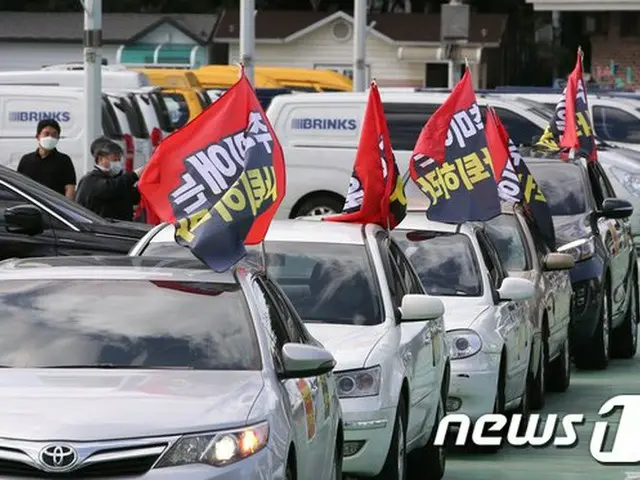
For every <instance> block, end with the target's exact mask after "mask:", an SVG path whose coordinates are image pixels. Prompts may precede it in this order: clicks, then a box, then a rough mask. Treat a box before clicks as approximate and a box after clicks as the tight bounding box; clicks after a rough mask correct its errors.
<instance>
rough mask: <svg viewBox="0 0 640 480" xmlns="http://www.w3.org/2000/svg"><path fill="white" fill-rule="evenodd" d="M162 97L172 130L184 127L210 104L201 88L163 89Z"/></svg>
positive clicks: (207, 96)
mask: <svg viewBox="0 0 640 480" xmlns="http://www.w3.org/2000/svg"><path fill="white" fill-rule="evenodd" d="M162 96H163V98H164V101H165V103H166V104H167V108H168V110H169V114H170V116H171V123H172V124H173V126H174V128H180V127H183V126H185V125H186V124H187V123H189V122H190V121H191V120H193V119H194V118H196V117H197V116H198V115H200V114H201V113H202V111H203V110H204V109H205V108H207V107H208V106H209V105H210V104H211V100H210V98H209V95H208V94H207V92H206V91H205V90H203V89H202V88H163V89H162Z"/></svg>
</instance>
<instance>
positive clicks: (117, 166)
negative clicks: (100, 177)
mask: <svg viewBox="0 0 640 480" xmlns="http://www.w3.org/2000/svg"><path fill="white" fill-rule="evenodd" d="M109 171H110V172H111V175H117V174H119V173H120V172H122V163H121V162H111V165H110V168H109Z"/></svg>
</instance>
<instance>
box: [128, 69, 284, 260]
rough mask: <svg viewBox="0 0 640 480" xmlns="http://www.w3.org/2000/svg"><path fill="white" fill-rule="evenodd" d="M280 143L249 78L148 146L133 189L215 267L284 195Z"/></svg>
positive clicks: (263, 223)
mask: <svg viewBox="0 0 640 480" xmlns="http://www.w3.org/2000/svg"><path fill="white" fill-rule="evenodd" d="M285 185H286V180H285V168H284V158H283V154H282V148H281V146H280V144H279V143H278V140H277V138H276V135H275V133H274V131H273V128H272V127H271V124H270V123H269V121H268V119H267V117H266V115H265V113H264V111H263V109H262V106H261V105H260V102H259V100H258V98H257V96H256V93H255V91H254V90H253V87H252V86H251V84H250V83H249V80H248V79H247V78H246V76H245V75H244V71H242V72H241V77H240V79H239V80H238V82H237V83H236V84H235V85H233V86H232V87H231V88H229V90H227V91H226V92H225V93H224V94H223V95H222V96H221V97H220V98H219V99H218V100H217V101H216V102H214V103H212V104H211V105H210V106H209V107H208V108H207V109H206V110H205V111H204V112H202V113H201V114H200V115H199V116H198V117H196V118H195V119H194V120H193V121H191V122H190V123H188V124H187V125H185V126H184V127H182V128H181V129H180V130H178V131H176V132H174V133H173V134H172V135H170V136H169V137H167V138H166V139H165V140H164V141H163V142H162V143H160V145H159V146H158V148H157V149H156V150H155V152H154V153H153V156H152V157H151V160H149V164H148V165H147V167H146V168H145V170H144V173H143V174H142V178H141V179H140V181H139V184H138V188H139V190H140V193H141V195H142V197H143V198H144V199H145V200H146V204H147V205H150V206H151V207H152V209H153V212H154V213H155V214H156V215H157V216H158V217H159V218H160V219H161V220H162V221H165V222H174V223H175V224H176V241H177V242H178V243H180V244H181V245H184V246H186V247H189V248H190V249H191V250H192V251H193V253H194V255H196V256H197V257H198V258H200V260H202V261H203V262H205V263H206V264H207V265H209V266H210V267H211V268H213V269H214V270H216V271H223V270H226V269H228V268H229V267H230V266H232V265H233V264H235V263H236V262H237V261H238V260H240V259H241V258H242V257H243V256H244V255H245V254H246V249H245V248H244V245H255V244H257V243H260V242H261V241H262V240H263V239H264V237H265V235H266V233H267V230H268V228H269V224H270V223H271V220H272V219H273V217H274V215H275V213H276V210H277V209H278V207H279V206H280V203H281V202H282V199H283V197H284V195H285Z"/></svg>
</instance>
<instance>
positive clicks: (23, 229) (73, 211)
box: [0, 166, 151, 260]
mask: <svg viewBox="0 0 640 480" xmlns="http://www.w3.org/2000/svg"><path fill="white" fill-rule="evenodd" d="M150 228H151V226H150V225H145V224H142V223H134V222H121V221H114V220H107V219H104V218H102V217H100V216H98V215H96V214H95V213H93V212H92V211H90V210H87V209H86V208H84V207H82V206H80V205H78V204H77V203H76V202H73V201H71V200H69V199H68V198H66V197H65V196H63V195H60V194H59V193H57V192H54V191H53V190H51V189H49V188H47V187H44V186H42V185H40V184H39V183H37V182H35V181H33V180H31V179H30V178H28V177H25V176H24V175H21V174H19V173H17V172H15V171H13V170H11V169H8V168H6V167H2V166H0V260H4V259H7V258H13V257H17V258H26V257H42V256H56V255H96V254H126V253H127V252H128V251H129V250H130V249H131V247H133V245H134V244H135V243H136V242H137V241H138V240H139V239H140V238H142V236H143V235H144V234H145V233H146V232H147V231H148V230H149V229H150Z"/></svg>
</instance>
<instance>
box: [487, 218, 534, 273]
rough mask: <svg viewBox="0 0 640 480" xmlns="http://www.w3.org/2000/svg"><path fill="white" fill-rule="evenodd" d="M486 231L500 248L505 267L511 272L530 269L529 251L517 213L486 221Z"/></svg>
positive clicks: (498, 248) (499, 253) (499, 252)
mask: <svg viewBox="0 0 640 480" xmlns="http://www.w3.org/2000/svg"><path fill="white" fill-rule="evenodd" d="M485 232H486V233H487V235H488V236H489V238H490V239H491V241H492V242H493V245H494V246H495V247H496V250H498V255H499V256H500V260H501V261H502V264H503V265H504V268H505V269H506V270H507V271H509V272H522V271H525V270H527V269H528V263H529V262H528V261H527V251H526V247H525V243H524V238H522V232H521V230H520V227H519V226H518V219H517V218H516V216H515V215H498V216H497V217H495V218H492V219H491V220H489V221H488V222H485Z"/></svg>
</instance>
